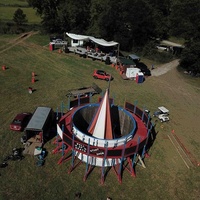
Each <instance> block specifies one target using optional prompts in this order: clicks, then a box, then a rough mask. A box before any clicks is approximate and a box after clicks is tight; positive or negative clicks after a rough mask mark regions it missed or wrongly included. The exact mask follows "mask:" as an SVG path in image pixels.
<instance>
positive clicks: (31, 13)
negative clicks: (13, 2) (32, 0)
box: [0, 7, 41, 24]
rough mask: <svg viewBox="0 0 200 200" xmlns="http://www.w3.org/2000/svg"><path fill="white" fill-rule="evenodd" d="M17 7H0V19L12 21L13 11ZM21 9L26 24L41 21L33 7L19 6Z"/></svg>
mask: <svg viewBox="0 0 200 200" xmlns="http://www.w3.org/2000/svg"><path fill="white" fill-rule="evenodd" d="M17 9H18V7H0V13H1V14H0V19H1V20H2V21H4V22H7V21H12V19H13V16H14V13H15V11H16V10H17ZM20 9H21V10H23V12H24V14H25V15H26V19H27V20H28V22H27V23H28V24H38V23H40V22H41V18H40V17H39V16H37V15H36V14H35V10H33V8H20Z"/></svg>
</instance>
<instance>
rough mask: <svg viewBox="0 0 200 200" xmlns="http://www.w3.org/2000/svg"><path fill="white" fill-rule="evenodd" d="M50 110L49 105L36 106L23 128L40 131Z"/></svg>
mask: <svg viewBox="0 0 200 200" xmlns="http://www.w3.org/2000/svg"><path fill="white" fill-rule="evenodd" d="M50 112H51V108H49V107H37V109H36V110H35V112H34V114H33V116H32V118H31V120H30V121H29V123H28V125H27V127H26V129H25V130H38V131H42V130H43V127H44V124H45V122H46V119H47V117H48V115H49V113H50Z"/></svg>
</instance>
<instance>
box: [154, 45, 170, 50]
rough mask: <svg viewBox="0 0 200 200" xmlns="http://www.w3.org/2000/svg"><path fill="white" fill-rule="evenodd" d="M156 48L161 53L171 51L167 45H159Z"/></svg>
mask: <svg viewBox="0 0 200 200" xmlns="http://www.w3.org/2000/svg"><path fill="white" fill-rule="evenodd" d="M156 48H157V49H158V50H161V51H169V47H168V46H165V45H157V46H156Z"/></svg>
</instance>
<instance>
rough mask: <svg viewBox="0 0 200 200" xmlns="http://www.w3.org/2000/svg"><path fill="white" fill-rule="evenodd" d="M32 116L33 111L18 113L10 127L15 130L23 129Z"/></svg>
mask: <svg viewBox="0 0 200 200" xmlns="http://www.w3.org/2000/svg"><path fill="white" fill-rule="evenodd" d="M31 117H32V113H26V112H24V113H20V114H17V115H16V117H15V118H14V119H13V121H12V122H11V124H10V129H11V130H13V131H23V130H24V128H25V127H26V125H27V124H28V122H29V120H30V119H31Z"/></svg>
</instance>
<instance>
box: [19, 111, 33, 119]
mask: <svg viewBox="0 0 200 200" xmlns="http://www.w3.org/2000/svg"><path fill="white" fill-rule="evenodd" d="M27 115H31V113H25V112H24V113H19V114H17V115H16V117H15V119H18V120H22V119H24V117H26V116H27Z"/></svg>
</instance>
